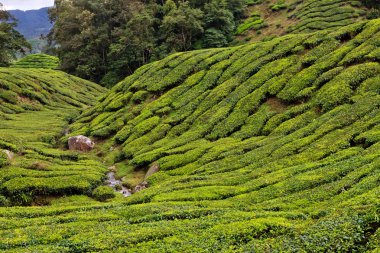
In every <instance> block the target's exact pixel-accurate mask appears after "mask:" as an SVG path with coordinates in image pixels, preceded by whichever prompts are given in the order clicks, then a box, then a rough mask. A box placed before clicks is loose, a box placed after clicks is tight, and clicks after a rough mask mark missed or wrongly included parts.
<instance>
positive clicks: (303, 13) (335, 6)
mask: <svg viewBox="0 0 380 253" xmlns="http://www.w3.org/2000/svg"><path fill="white" fill-rule="evenodd" d="M247 2H248V3H250V6H249V7H248V14H249V16H250V17H249V18H248V19H246V20H245V22H244V23H243V24H242V25H241V26H240V27H239V28H238V35H240V36H239V38H240V39H245V40H252V41H257V40H261V39H265V38H266V37H267V36H276V35H277V36H278V35H284V34H288V33H307V32H314V31H320V30H325V29H337V28H339V27H343V26H346V25H349V24H353V23H355V22H358V21H361V20H365V19H367V18H371V17H372V16H373V15H375V14H376V15H379V13H380V11H379V12H378V11H375V9H371V8H374V7H377V8H379V6H375V5H370V4H369V2H374V1H345V0H344V1H342V0H306V1H297V0H295V1H293V0H270V1H262V0H253V1H247Z"/></svg>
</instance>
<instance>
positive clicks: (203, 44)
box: [49, 0, 245, 86]
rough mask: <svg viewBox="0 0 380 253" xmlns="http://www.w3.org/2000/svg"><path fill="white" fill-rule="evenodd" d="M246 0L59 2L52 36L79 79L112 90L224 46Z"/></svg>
mask: <svg viewBox="0 0 380 253" xmlns="http://www.w3.org/2000/svg"><path fill="white" fill-rule="evenodd" d="M244 3H245V1H244V0H233V1H225V0H221V1H218V0H209V1H205V0H190V1H178V0H167V1H162V0H161V1H159V0H157V1H153V0H150V1H143V0H130V1H123V0H107V1H106V0H76V1H74V0H56V1H55V7H54V8H53V9H51V10H50V17H51V19H52V21H54V22H55V25H54V28H53V29H52V31H51V33H50V35H49V38H50V41H51V43H52V44H55V47H54V48H55V50H56V53H57V54H58V56H59V58H60V59H61V62H62V66H61V67H62V69H63V70H65V71H67V72H69V73H72V74H74V75H77V76H80V77H82V78H86V79H89V80H92V81H95V82H100V83H101V84H103V85H105V86H111V85H113V84H115V83H116V82H117V81H119V80H121V79H122V78H123V77H125V76H126V75H129V74H131V73H133V72H134V70H135V69H137V68H138V67H140V66H142V65H144V64H146V63H148V62H150V61H153V60H157V59H161V58H163V57H165V56H167V55H168V54H170V53H173V52H180V51H187V50H192V49H200V48H209V47H223V46H226V45H228V43H229V42H230V41H231V40H232V37H233V32H234V30H235V25H236V23H237V21H238V20H239V18H240V17H241V16H242V13H243V10H244Z"/></svg>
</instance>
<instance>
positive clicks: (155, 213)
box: [0, 20, 380, 252]
mask: <svg viewBox="0 0 380 253" xmlns="http://www.w3.org/2000/svg"><path fill="white" fill-rule="evenodd" d="M379 37H380V20H372V21H365V22H359V23H355V24H353V25H348V26H344V27H342V28H339V29H334V30H331V31H319V32H313V33H297V34H290V35H286V36H283V37H280V38H274V39H272V40H270V41H266V42H258V43H253V44H248V45H244V46H240V47H234V48H223V49H208V50H201V51H194V52H186V53H178V54H174V55H171V56H169V57H168V58H165V59H164V60H162V61H157V62H154V63H151V64H149V65H146V66H144V67H142V68H140V69H138V70H137V71H136V73H135V74H133V75H131V76H129V77H127V78H126V79H125V80H124V81H122V82H121V83H119V84H118V85H116V86H115V87H114V88H113V89H112V90H110V91H109V92H107V93H106V94H105V95H103V96H101V98H100V100H99V101H98V102H96V103H95V102H94V100H92V99H91V101H92V102H89V103H88V104H87V105H93V106H90V107H88V108H87V109H85V110H84V111H83V112H82V113H81V115H80V116H79V117H78V118H75V120H72V122H73V123H72V124H70V126H69V130H70V135H76V134H86V135H89V136H91V137H92V138H94V139H96V141H97V147H98V148H97V150H95V151H94V152H92V153H90V154H80V153H76V152H74V153H73V152H69V151H66V150H63V149H60V148H59V147H60V144H61V143H62V142H63V141H65V140H66V139H67V136H62V135H60V134H59V131H61V130H62V129H63V128H64V127H65V126H66V124H67V123H68V122H67V121H65V120H64V119H61V120H59V119H58V118H59V114H60V113H62V114H63V116H65V113H67V114H70V115H71V114H72V113H70V110H73V111H77V110H80V108H83V107H85V106H86V104H85V105H83V104H82V105H79V107H76V106H74V105H75V104H76V103H74V104H73V103H69V104H66V103H63V105H64V106H62V107H59V106H58V107H57V106H54V104H55V102H56V101H55V99H52V100H46V101H45V102H44V99H43V98H44V97H41V98H40V99H38V98H37V97H34V98H35V100H33V101H36V102H38V103H39V104H40V110H39V111H37V112H34V111H30V110H29V111H26V112H25V111H24V112H20V113H16V112H13V114H12V113H11V112H6V111H5V110H4V111H2V114H1V115H0V116H1V117H2V118H4V119H6V120H5V122H6V121H7V120H8V121H9V122H8V123H0V124H5V125H4V128H10V129H11V130H10V132H9V133H10V134H9V135H10V136H9V138H4V140H2V142H0V145H1V146H2V147H7V148H9V149H12V150H14V151H15V152H17V156H16V158H15V160H14V161H13V162H12V164H11V165H5V166H3V167H2V168H1V174H0V175H1V178H0V182H1V194H0V195H1V196H0V203H2V204H3V205H5V204H8V205H9V201H10V202H11V204H12V203H13V205H14V204H15V203H14V202H15V201H16V200H19V199H21V200H30V198H31V197H33V196H30V195H28V193H30V192H32V193H33V194H36V195H38V196H39V195H43V194H45V195H46V196H51V195H53V196H55V197H59V196H62V195H66V196H65V197H63V198H56V199H53V200H52V201H51V204H50V206H45V207H33V206H32V207H18V206H12V207H7V208H5V207H4V208H0V249H1V250H2V251H3V252H88V251H91V252H210V251H211V252H251V251H255V252H376V250H377V249H378V248H379V247H380V245H379V228H380V223H379V219H378V216H379V210H380V209H379V207H380V202H379V198H378V196H379V191H380V188H379V175H380V174H379V168H380V152H379V151H380V138H379V137H378V136H379V122H380V109H379V108H380V92H379V86H378V82H379V78H380V64H379V59H380V58H379V54H378V51H379V43H378V38H379ZM4 71H5V70H4ZM14 71H19V70H14ZM34 71H37V70H34ZM39 71H41V70H39ZM14 73H16V72H14ZM46 73H47V74H48V75H43V78H48V76H49V75H52V76H55V75H58V73H60V72H46ZM49 73H50V74H49ZM60 75H62V73H60ZM12 76H13V75H12ZM39 76H42V75H39ZM39 78H42V77H39ZM68 78H71V77H68ZM3 79H4V80H5V79H6V78H2V80H3ZM36 79H38V78H37V77H36ZM75 80H77V79H75ZM73 82H74V83H72V82H69V83H72V85H75V83H76V81H73ZM78 82H79V81H78ZM13 83H18V84H19V85H21V83H22V82H16V81H15V82H13ZM27 83H28V82H27ZM35 83H41V82H38V81H37V82H35ZM49 83H50V82H49ZM58 83H59V82H57V85H58ZM58 86H59V85H58ZM70 87H71V86H70ZM80 87H81V88H87V87H89V86H87V85H85V86H84V85H80ZM92 87H93V88H95V87H97V86H92ZM97 89H100V88H97ZM97 89H95V90H96V91H95V90H94V91H93V95H94V96H93V97H96V95H100V93H105V91H104V90H97ZM8 90H11V91H13V92H16V91H17V89H13V90H12V89H8ZM70 90H71V91H72V95H71V96H70V97H74V98H75V97H77V96H79V94H83V92H82V93H81V92H80V91H79V92H78V91H77V90H76V89H74V88H71V89H70ZM77 93H79V94H77ZM52 94H56V93H55V92H54V93H52ZM84 94H86V93H84ZM8 95H9V94H8ZM47 97H48V96H46V97H45V98H47ZM90 97H92V96H90ZM13 98H17V96H14V97H13ZM57 100H58V102H59V103H62V101H67V99H63V98H62V99H57ZM78 100H79V101H81V99H78ZM4 101H7V102H6V103H7V104H9V107H11V106H10V105H16V107H17V105H18V107H20V105H19V103H18V100H12V98H10V99H9V100H4ZM70 101H71V100H70ZM59 103H58V105H59ZM55 105H57V104H55ZM62 108H64V109H62ZM68 108H69V109H68ZM55 117H57V118H55ZM63 118H65V117H63ZM66 118H67V117H66ZM37 119H40V121H41V124H36V125H34V126H33V128H32V129H33V132H36V133H38V132H39V131H41V133H42V132H44V131H46V135H45V134H41V135H39V134H36V135H28V134H27V132H28V128H27V127H25V126H26V125H27V124H28V122H32V121H35V120H37ZM52 121H54V122H57V124H56V125H55V124H54V125H52V127H51V128H49V129H43V126H44V124H42V122H46V123H47V124H50V122H52ZM12 122H13V123H12ZM59 122H61V123H59ZM58 123H59V124H58ZM24 125H25V126H24ZM12 126H13V127H12ZM60 129H61V130H60ZM50 131H51V132H50ZM23 132H25V136H27V138H26V140H23V139H22V138H21V136H22V133H23ZM54 133H55V134H56V135H55V134H54ZM4 134H5V133H4ZM4 134H3V135H4ZM49 135H51V136H56V137H54V138H47V137H46V136H49ZM52 140H55V142H56V143H55V144H54V141H53V142H52ZM95 155H96V156H95ZM152 164H158V165H159V167H160V171H159V172H158V173H155V174H153V175H152V176H150V177H149V178H148V179H147V181H148V184H149V187H148V188H147V189H145V190H142V191H140V192H138V193H135V194H133V195H132V196H131V197H128V198H122V197H121V196H120V194H116V195H115V197H114V198H111V197H113V196H112V195H113V194H112V192H111V191H110V189H109V188H107V187H106V188H104V187H101V188H98V189H97V190H95V191H93V189H95V188H96V187H98V186H99V185H100V184H101V182H102V180H103V177H104V175H105V173H106V170H105V167H107V166H108V165H116V166H115V168H114V169H116V170H117V171H116V174H117V176H118V177H122V179H123V182H124V183H126V184H133V185H135V184H136V183H137V182H138V180H140V181H142V180H143V177H142V175H143V172H146V171H147V170H148V169H149V167H150V166H151V165H152ZM106 165H107V166H106ZM136 173H138V174H136ZM93 197H97V198H98V199H99V200H103V201H104V200H106V199H108V198H111V199H108V200H106V202H98V201H96V200H95V199H93ZM24 203H26V204H27V203H28V202H27V201H24Z"/></svg>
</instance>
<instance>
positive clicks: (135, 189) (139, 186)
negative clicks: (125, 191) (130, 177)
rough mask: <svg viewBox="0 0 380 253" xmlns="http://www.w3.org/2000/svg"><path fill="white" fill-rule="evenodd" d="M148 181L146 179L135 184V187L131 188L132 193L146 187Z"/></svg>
mask: <svg viewBox="0 0 380 253" xmlns="http://www.w3.org/2000/svg"><path fill="white" fill-rule="evenodd" d="M148 186H149V185H148V182H147V181H144V182H142V183H140V184H138V185H136V186H135V188H134V189H133V193H136V192H139V191H142V190H145V189H146V188H148Z"/></svg>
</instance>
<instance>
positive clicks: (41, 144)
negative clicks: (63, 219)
mask: <svg viewBox="0 0 380 253" xmlns="http://www.w3.org/2000/svg"><path fill="white" fill-rule="evenodd" d="M104 91H105V90H104V89H103V88H101V87H99V86H97V85H95V84H92V83H90V82H87V81H84V80H81V79H79V78H76V77H72V76H70V75H67V74H64V73H63V72H58V71H52V70H41V69H28V70H27V69H16V68H14V69H5V68H3V69H0V98H1V99H0V100H1V101H0V102H1V103H0V119H1V121H0V149H5V150H8V151H11V152H13V153H14V154H15V155H14V158H12V159H11V161H8V162H6V163H4V164H2V165H1V166H0V167H3V168H1V173H0V191H1V195H0V205H7V204H10V203H11V204H30V203H31V202H32V201H33V200H35V199H36V197H37V196H39V195H42V196H46V195H48V196H49V195H62V194H73V193H83V192H86V191H89V190H90V189H91V188H92V187H93V186H94V185H97V184H100V183H101V181H102V178H103V177H104V173H105V169H104V166H103V165H101V164H100V163H99V162H95V161H93V160H91V159H89V158H86V157H85V156H83V155H79V154H77V153H74V152H70V151H64V150H59V149H57V144H58V143H57V140H58V138H60V136H62V135H64V132H63V131H64V129H65V127H66V128H67V125H68V121H69V120H70V118H72V117H75V115H78V114H79V112H80V110H82V109H84V108H86V107H88V106H89V105H92V104H93V103H95V102H96V97H98V96H99V94H101V93H102V92H104ZM4 196H5V197H4Z"/></svg>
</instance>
